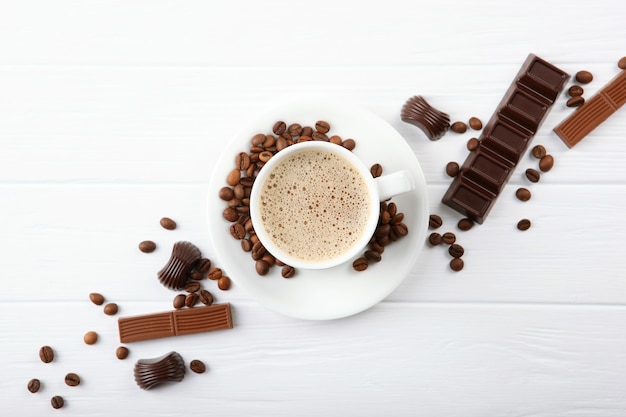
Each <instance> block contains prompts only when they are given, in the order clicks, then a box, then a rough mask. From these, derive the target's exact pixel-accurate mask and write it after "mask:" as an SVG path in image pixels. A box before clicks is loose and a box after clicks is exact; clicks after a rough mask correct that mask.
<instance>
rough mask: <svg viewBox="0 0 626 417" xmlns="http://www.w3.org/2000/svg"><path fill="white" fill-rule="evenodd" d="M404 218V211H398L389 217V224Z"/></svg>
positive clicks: (396, 222) (399, 221)
mask: <svg viewBox="0 0 626 417" xmlns="http://www.w3.org/2000/svg"><path fill="white" fill-rule="evenodd" d="M403 220H404V213H398V214H396V215H395V216H393V217H392V218H391V224H398V223H401V222H402V221H403Z"/></svg>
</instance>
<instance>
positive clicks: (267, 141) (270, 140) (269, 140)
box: [263, 135, 276, 149]
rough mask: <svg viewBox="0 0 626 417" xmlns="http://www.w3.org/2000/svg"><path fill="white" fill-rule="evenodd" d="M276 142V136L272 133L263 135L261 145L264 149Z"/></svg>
mask: <svg viewBox="0 0 626 417" xmlns="http://www.w3.org/2000/svg"><path fill="white" fill-rule="evenodd" d="M275 144H276V137H275V136H274V135H265V141H263V147H264V148H265V149H268V148H271V147H272V146H274V145H275Z"/></svg>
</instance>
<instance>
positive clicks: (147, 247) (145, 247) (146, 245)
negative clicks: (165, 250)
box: [139, 240, 156, 253]
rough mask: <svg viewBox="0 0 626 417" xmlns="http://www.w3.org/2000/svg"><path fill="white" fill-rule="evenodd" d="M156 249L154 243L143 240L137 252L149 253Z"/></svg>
mask: <svg viewBox="0 0 626 417" xmlns="http://www.w3.org/2000/svg"><path fill="white" fill-rule="evenodd" d="M155 249H156V243H154V242H153V241H151V240H144V241H143V242H140V243H139V250H140V251H142V252H143V253H151V252H154V250H155Z"/></svg>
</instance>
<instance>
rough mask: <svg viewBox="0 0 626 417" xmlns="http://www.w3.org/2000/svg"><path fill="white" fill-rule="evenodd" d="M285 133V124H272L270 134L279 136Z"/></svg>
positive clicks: (281, 122) (278, 122)
mask: <svg viewBox="0 0 626 417" xmlns="http://www.w3.org/2000/svg"><path fill="white" fill-rule="evenodd" d="M286 131H287V124H286V123H285V122H283V121H282V120H279V121H277V122H276V123H274V126H272V132H274V134H275V135H278V136H280V135H282V134H283V133H285V132H286Z"/></svg>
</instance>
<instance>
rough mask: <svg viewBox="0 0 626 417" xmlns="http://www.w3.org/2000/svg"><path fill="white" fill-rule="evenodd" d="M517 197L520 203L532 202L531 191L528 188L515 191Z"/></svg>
mask: <svg viewBox="0 0 626 417" xmlns="http://www.w3.org/2000/svg"><path fill="white" fill-rule="evenodd" d="M515 196H516V197H517V199H518V200H520V201H528V200H530V190H528V188H524V187H520V188H518V189H517V191H515Z"/></svg>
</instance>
